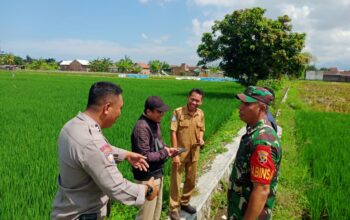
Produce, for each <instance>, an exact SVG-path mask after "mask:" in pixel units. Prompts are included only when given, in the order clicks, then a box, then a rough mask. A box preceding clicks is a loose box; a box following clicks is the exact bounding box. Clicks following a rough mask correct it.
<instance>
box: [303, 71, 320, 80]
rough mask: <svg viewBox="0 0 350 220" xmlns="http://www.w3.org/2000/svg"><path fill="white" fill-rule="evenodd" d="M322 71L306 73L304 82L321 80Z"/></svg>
mask: <svg viewBox="0 0 350 220" xmlns="http://www.w3.org/2000/svg"><path fill="white" fill-rule="evenodd" d="M323 73H324V71H306V74H305V79H306V80H323Z"/></svg>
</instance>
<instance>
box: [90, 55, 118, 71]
mask: <svg viewBox="0 0 350 220" xmlns="http://www.w3.org/2000/svg"><path fill="white" fill-rule="evenodd" d="M110 66H113V61H112V60H111V59H110V58H102V59H100V58H97V59H95V60H92V61H90V70H91V71H92V72H108V71H109V67H110Z"/></svg>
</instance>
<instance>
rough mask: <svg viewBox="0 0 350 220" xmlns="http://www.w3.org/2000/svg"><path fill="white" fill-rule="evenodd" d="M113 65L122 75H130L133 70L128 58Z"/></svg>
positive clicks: (132, 64)
mask: <svg viewBox="0 0 350 220" xmlns="http://www.w3.org/2000/svg"><path fill="white" fill-rule="evenodd" d="M115 65H116V66H117V68H118V71H119V72H122V73H130V72H132V71H133V70H134V63H133V62H132V60H131V59H130V57H128V56H125V57H124V59H120V60H119V61H118V62H116V64H115Z"/></svg>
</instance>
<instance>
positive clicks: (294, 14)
mask: <svg viewBox="0 0 350 220" xmlns="http://www.w3.org/2000/svg"><path fill="white" fill-rule="evenodd" d="M310 11H311V10H310V8H309V7H308V6H302V7H300V8H298V7H296V6H295V5H292V4H287V5H285V6H284V7H283V8H282V13H283V14H287V15H288V16H289V17H290V18H292V20H304V19H306V18H308V16H309V15H310Z"/></svg>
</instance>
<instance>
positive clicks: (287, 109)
mask: <svg viewBox="0 0 350 220" xmlns="http://www.w3.org/2000/svg"><path fill="white" fill-rule="evenodd" d="M349 89H350V85H349V84H345V83H325V82H305V81H297V82H293V83H292V85H291V89H290V91H289V94H288V99H287V102H286V103H283V104H281V105H280V108H281V115H280V117H279V118H278V123H279V125H281V126H282V127H283V135H282V148H283V159H282V165H281V175H280V177H281V178H280V182H279V188H278V192H277V204H276V206H275V211H274V219H310V218H311V219H349V217H350V214H349V210H350V209H349V208H347V203H346V201H347V200H346V199H347V197H348V195H349V190H348V188H347V186H348V185H349V177H348V172H347V170H349V165H348V164H349V163H348V162H347V161H346V159H345V158H348V157H349V156H348V155H349V152H350V151H349V150H348V146H349V145H350V140H349V136H350V135H349V129H348V127H349V126H348V125H349V113H350V112H349V108H348V105H347V104H344V103H343V101H344V99H345V100H346V99H348V98H349V96H348V93H347V92H346V91H348V90H349ZM324 111H327V112H324ZM334 112H343V114H339V113H334ZM344 113H345V114H344Z"/></svg>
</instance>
